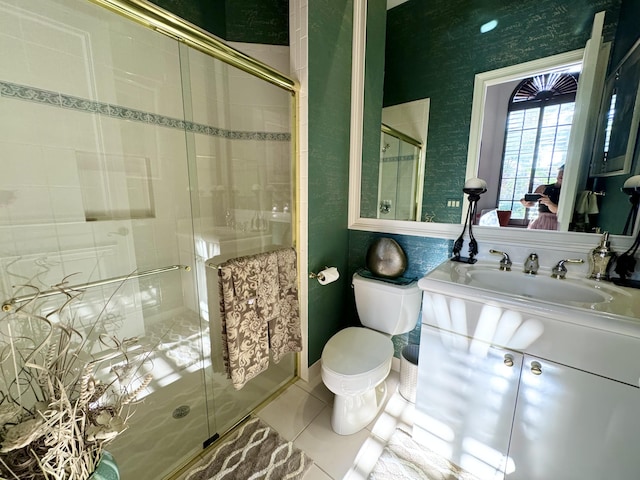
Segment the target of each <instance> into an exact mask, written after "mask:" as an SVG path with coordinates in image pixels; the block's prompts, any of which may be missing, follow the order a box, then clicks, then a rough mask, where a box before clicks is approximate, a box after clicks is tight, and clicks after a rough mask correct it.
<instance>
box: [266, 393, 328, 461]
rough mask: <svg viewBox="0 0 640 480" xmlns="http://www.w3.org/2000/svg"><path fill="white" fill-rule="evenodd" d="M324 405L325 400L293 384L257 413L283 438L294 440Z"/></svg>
mask: <svg viewBox="0 0 640 480" xmlns="http://www.w3.org/2000/svg"><path fill="white" fill-rule="evenodd" d="M325 407H326V404H325V402H323V401H322V400H319V399H318V398H316V397H314V396H313V395H311V394H310V393H307V392H305V391H304V390H303V389H302V388H300V387H298V386H297V385H295V384H294V385H291V386H290V387H289V388H288V389H287V390H285V391H284V392H283V393H282V394H281V395H280V396H278V397H277V398H276V399H275V400H273V401H272V402H271V403H269V404H268V405H267V406H265V407H264V408H262V409H261V410H259V411H258V412H257V415H258V417H260V418H261V419H262V420H264V421H265V422H266V423H268V424H269V425H271V426H272V427H273V428H274V429H276V431H277V432H278V433H279V434H280V435H282V437H283V438H285V439H287V440H290V441H291V440H295V439H296V437H297V436H298V435H299V434H300V432H302V431H303V430H304V429H305V428H306V427H307V426H308V425H309V424H310V423H311V422H312V421H313V419H314V418H316V416H317V415H318V414H319V413H320V412H321V411H322V409H323V408H325ZM312 458H313V457H312Z"/></svg>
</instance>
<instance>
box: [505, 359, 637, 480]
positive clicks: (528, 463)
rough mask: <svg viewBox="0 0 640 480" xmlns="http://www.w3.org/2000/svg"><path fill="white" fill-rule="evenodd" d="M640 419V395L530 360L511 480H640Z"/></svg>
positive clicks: (625, 387) (626, 387)
mask: <svg viewBox="0 0 640 480" xmlns="http://www.w3.org/2000/svg"><path fill="white" fill-rule="evenodd" d="M533 362H537V363H538V365H539V370H537V369H536V368H533V367H536V366H537V365H533ZM532 365H533V367H532ZM639 413H640V389H638V388H636V387H633V386H630V385H627V384H623V383H620V382H617V381H614V380H610V379H607V378H604V377H600V376H596V375H593V374H590V373H587V372H584V371H581V370H575V369H573V368H569V367H566V366H562V365H558V364H555V363H552V362H548V361H545V360H541V359H538V358H535V357H530V356H525V361H524V365H523V371H522V378H521V382H520V391H519V394H518V399H517V405H516V416H515V419H514V426H513V435H512V439H511V446H510V449H509V456H510V463H512V465H513V470H512V471H509V470H508V471H507V476H506V478H507V479H508V480H516V479H522V480H550V479H562V480H572V479H576V480H578V479H579V480H590V479H591V480H603V479H611V480H627V479H636V478H640V450H639V449H638V445H639V444H640V414H639Z"/></svg>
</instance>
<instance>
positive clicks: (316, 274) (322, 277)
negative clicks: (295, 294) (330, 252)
mask: <svg viewBox="0 0 640 480" xmlns="http://www.w3.org/2000/svg"><path fill="white" fill-rule="evenodd" d="M327 268H329V267H327V266H325V267H324V268H323V269H322V271H324V270H326V269H327ZM322 271H320V272H318V273H313V272H309V278H317V279H318V280H324V274H323V273H322Z"/></svg>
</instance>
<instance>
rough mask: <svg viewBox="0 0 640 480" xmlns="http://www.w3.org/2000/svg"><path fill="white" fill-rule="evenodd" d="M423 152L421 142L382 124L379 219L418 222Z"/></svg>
mask: <svg viewBox="0 0 640 480" xmlns="http://www.w3.org/2000/svg"><path fill="white" fill-rule="evenodd" d="M421 150H422V143H420V142H419V141H418V140H416V139H414V138H412V137H410V136H408V135H405V134H403V133H402V132H399V131H398V130H395V129H393V128H391V127H389V126H387V125H385V124H384V123H383V124H382V136H381V140H380V169H379V180H378V218H385V219H393V220H415V219H416V207H417V204H416V195H417V193H418V192H417V190H418V181H417V177H418V164H419V163H420V151H421ZM362 211H365V209H364V208H363V209H362ZM418 215H419V214H418Z"/></svg>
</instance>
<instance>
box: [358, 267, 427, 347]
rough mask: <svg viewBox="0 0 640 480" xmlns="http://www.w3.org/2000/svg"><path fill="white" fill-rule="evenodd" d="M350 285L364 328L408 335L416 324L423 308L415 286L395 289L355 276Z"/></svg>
mask: <svg viewBox="0 0 640 480" xmlns="http://www.w3.org/2000/svg"><path fill="white" fill-rule="evenodd" d="M352 285H353V291H354V294H355V297H356V309H357V310H358V316H359V317H360V322H362V325H364V326H365V327H367V328H371V329H373V330H377V331H379V332H383V333H388V334H390V335H397V334H399V333H406V332H410V331H411V330H413V329H414V327H415V326H416V324H417V323H418V315H419V314H420V305H421V304H422V290H420V288H419V287H418V282H411V283H410V284H408V285H395V284H393V283H389V282H385V281H383V280H374V279H371V278H364V277H361V276H360V275H358V274H357V273H356V274H354V275H353V280H352Z"/></svg>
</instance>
